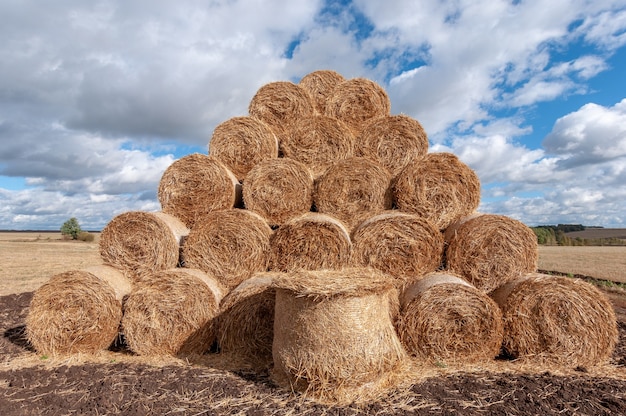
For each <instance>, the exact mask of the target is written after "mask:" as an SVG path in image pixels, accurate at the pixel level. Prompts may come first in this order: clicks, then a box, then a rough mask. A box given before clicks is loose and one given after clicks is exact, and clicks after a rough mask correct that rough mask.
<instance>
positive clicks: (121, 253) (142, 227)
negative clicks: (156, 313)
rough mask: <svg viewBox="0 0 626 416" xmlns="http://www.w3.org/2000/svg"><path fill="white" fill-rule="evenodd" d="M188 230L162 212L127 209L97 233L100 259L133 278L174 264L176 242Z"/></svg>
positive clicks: (180, 240) (176, 255)
mask: <svg viewBox="0 0 626 416" xmlns="http://www.w3.org/2000/svg"><path fill="white" fill-rule="evenodd" d="M187 234H189V229H188V228H187V227H186V226H185V224H183V223H182V222H181V221H180V220H179V219H178V218H176V217H174V216H172V215H168V214H165V213H163V212H142V211H129V212H125V213H122V214H119V215H117V216H115V217H114V218H113V219H112V220H111V221H109V223H108V224H107V225H106V226H105V227H104V229H103V230H102V233H101V235H100V242H99V250H100V257H101V258H102V260H103V262H104V263H106V264H108V265H111V266H114V267H117V268H119V269H123V270H126V271H128V272H129V276H130V277H132V278H133V279H135V278H137V277H138V276H139V275H141V274H142V273H144V272H146V271H147V272H152V271H155V270H165V269H169V268H172V267H176V265H177V264H178V262H179V258H180V245H181V242H182V240H183V238H185V237H186V236H187Z"/></svg>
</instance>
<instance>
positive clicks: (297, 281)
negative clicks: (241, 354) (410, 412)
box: [272, 268, 407, 404]
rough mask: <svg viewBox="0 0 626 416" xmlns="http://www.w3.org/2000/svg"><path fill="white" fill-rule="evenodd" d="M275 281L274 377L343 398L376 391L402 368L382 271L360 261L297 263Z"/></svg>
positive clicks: (329, 398)
mask: <svg viewBox="0 0 626 416" xmlns="http://www.w3.org/2000/svg"><path fill="white" fill-rule="evenodd" d="M274 287H275V288H276V309H275V316H274V342H273V345H272V355H273V359H274V369H273V371H272V378H273V379H274V381H275V382H276V383H277V384H278V385H280V386H284V387H287V388H290V389H292V388H293V389H295V390H298V391H302V392H304V393H305V395H310V397H312V398H314V399H316V400H319V401H322V402H328V403H333V404H347V403H351V402H360V401H368V400H372V399H375V398H378V397H380V396H381V395H384V394H385V393H388V391H386V390H388V389H389V388H392V387H394V386H396V384H397V383H398V382H399V381H400V379H402V378H404V377H405V376H406V373H405V372H404V370H405V368H406V367H405V366H406V364H407V355H406V353H405V351H404V349H403V347H402V345H401V343H400V341H399V339H398V337H397V334H396V332H395V329H394V327H393V321H392V316H393V314H394V313H395V308H396V307H397V299H398V294H397V291H396V289H395V287H394V286H393V284H392V282H391V280H390V278H389V277H388V276H385V275H384V274H383V273H381V272H379V271H375V270H373V269H367V268H354V269H344V270H340V271H308V272H307V271H300V272H296V273H291V274H288V275H287V276H283V277H277V278H276V279H274Z"/></svg>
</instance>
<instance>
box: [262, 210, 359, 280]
mask: <svg viewBox="0 0 626 416" xmlns="http://www.w3.org/2000/svg"><path fill="white" fill-rule="evenodd" d="M351 248H352V243H351V242H350V234H349V233H348V231H347V230H346V228H345V227H344V225H343V224H342V223H341V222H340V221H338V220H337V219H335V218H333V217H330V216H328V215H324V214H318V213H315V212H308V213H306V214H303V215H301V216H299V217H296V218H293V219H291V220H290V221H288V222H286V223H285V224H283V225H281V226H280V227H279V228H278V229H277V230H276V231H274V234H273V235H272V237H271V238H270V256H269V257H270V259H269V268H270V270H272V271H280V272H290V271H295V270H300V269H303V270H321V269H331V270H334V269H340V268H343V267H345V266H347V265H348V264H349V262H350V251H351Z"/></svg>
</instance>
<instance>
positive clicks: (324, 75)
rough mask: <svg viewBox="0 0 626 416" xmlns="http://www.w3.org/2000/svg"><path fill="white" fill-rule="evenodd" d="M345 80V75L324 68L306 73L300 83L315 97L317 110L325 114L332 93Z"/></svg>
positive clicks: (314, 101)
mask: <svg viewBox="0 0 626 416" xmlns="http://www.w3.org/2000/svg"><path fill="white" fill-rule="evenodd" d="M345 80H346V79H345V78H344V77H343V75H341V74H340V73H338V72H336V71H332V70H328V69H322V70H319V71H313V72H311V73H308V74H306V75H305V76H304V77H302V79H301V80H300V83H299V84H298V85H300V86H301V87H302V88H304V89H305V90H306V91H307V92H308V93H309V95H310V96H311V98H312V99H313V103H314V104H315V111H316V112H317V113H318V114H324V112H325V111H326V102H327V101H328V98H329V96H330V94H331V93H332V91H333V90H334V89H335V87H336V86H337V85H339V84H340V83H341V82H343V81H345Z"/></svg>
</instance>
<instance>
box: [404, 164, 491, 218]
mask: <svg viewBox="0 0 626 416" xmlns="http://www.w3.org/2000/svg"><path fill="white" fill-rule="evenodd" d="M392 189H393V198H394V201H395V204H396V206H397V207H398V209H400V210H401V211H407V212H415V213H419V214H420V215H423V216H424V217H426V218H427V219H429V220H430V221H431V222H432V223H434V224H435V225H436V226H437V227H438V228H439V229H440V230H443V229H445V228H447V227H448V225H450V224H451V223H452V222H454V221H456V220H457V219H459V218H461V217H463V216H466V215H468V214H470V213H472V212H474V211H475V210H476V208H477V207H478V204H479V203H480V181H479V180H478V176H477V175H476V173H475V172H474V171H473V170H472V169H470V167H469V166H467V165H466V164H464V163H463V162H461V161H460V160H459V158H458V157H456V156H455V155H453V154H452V153H429V154H427V155H425V156H424V157H422V158H418V159H414V160H413V161H411V162H409V164H408V165H407V166H406V167H405V168H404V169H403V170H402V171H401V172H400V173H399V174H398V176H397V177H396V178H395V180H394V184H393V185H392Z"/></svg>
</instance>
